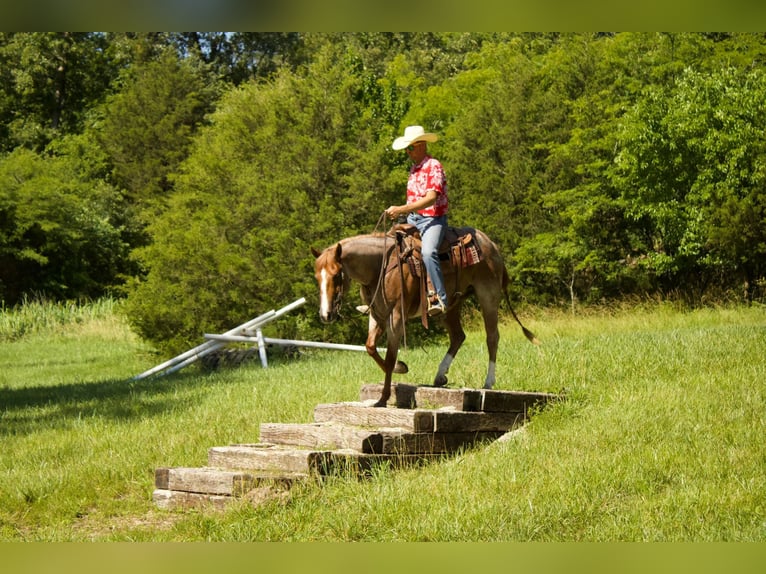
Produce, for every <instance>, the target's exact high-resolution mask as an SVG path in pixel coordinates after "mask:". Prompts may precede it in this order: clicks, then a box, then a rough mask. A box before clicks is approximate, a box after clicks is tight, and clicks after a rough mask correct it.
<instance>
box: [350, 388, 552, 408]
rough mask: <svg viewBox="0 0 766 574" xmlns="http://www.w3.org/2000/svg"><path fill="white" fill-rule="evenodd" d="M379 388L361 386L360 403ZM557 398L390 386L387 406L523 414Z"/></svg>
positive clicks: (526, 393)
mask: <svg viewBox="0 0 766 574" xmlns="http://www.w3.org/2000/svg"><path fill="white" fill-rule="evenodd" d="M382 388H383V385H382V384H380V383H372V384H366V385H363V386H362V388H361V390H360V392H359V397H360V400H361V401H369V400H372V399H378V398H380V392H381V390H382ZM558 399H560V397H559V396H558V395H555V394H551V393H541V392H530V391H496V390H488V389H465V388H463V389H447V388H443V387H432V386H427V385H421V386H417V385H411V384H404V383H394V384H392V385H391V399H390V400H389V402H388V404H389V405H391V406H394V405H395V406H396V407H397V408H410V409H412V408H418V409H440V408H448V407H453V408H454V409H455V410H458V411H471V412H473V411H486V412H526V411H528V410H529V409H530V408H532V407H534V406H542V405H544V404H545V403H548V402H551V401H555V400H558Z"/></svg>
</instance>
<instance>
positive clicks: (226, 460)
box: [207, 444, 316, 476]
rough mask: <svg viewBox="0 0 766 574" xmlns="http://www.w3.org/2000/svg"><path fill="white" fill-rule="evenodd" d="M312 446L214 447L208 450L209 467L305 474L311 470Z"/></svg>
mask: <svg viewBox="0 0 766 574" xmlns="http://www.w3.org/2000/svg"><path fill="white" fill-rule="evenodd" d="M315 452H316V451H313V450H311V449H305V448H297V447H296V448H290V447H283V446H279V445H266V444H239V445H230V446H214V447H212V448H210V449H209V450H208V456H207V459H208V466H211V467H216V468H222V469H228V470H257V471H267V472H271V473H273V474H274V476H280V475H281V474H282V473H289V474H290V475H291V476H292V475H296V474H297V475H298V476H300V475H308V474H309V473H310V472H311V458H312V456H315V455H314V453H315Z"/></svg>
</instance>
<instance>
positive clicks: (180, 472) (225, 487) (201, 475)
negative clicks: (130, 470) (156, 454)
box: [154, 467, 306, 496]
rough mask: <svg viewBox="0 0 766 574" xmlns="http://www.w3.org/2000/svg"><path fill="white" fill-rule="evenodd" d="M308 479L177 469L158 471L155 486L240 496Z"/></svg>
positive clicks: (208, 469) (205, 468) (201, 469)
mask: <svg viewBox="0 0 766 574" xmlns="http://www.w3.org/2000/svg"><path fill="white" fill-rule="evenodd" d="M304 478H306V475H302V474H299V473H288V472H282V473H273V472H271V473H269V472H260V473H248V472H241V471H232V470H226V469H221V468H211V467H202V468H186V467H176V468H158V469H156V470H155V472H154V486H155V488H157V489H160V490H178V491H184V492H196V493H199V494H220V495H224V496H240V495H242V494H244V493H245V492H248V491H250V490H252V489H254V488H257V487H260V486H275V487H280V488H289V487H290V486H292V484H293V483H294V482H295V481H297V480H302V479H304Z"/></svg>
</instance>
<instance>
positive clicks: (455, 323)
mask: <svg viewBox="0 0 766 574" xmlns="http://www.w3.org/2000/svg"><path fill="white" fill-rule="evenodd" d="M460 307H461V305H460V302H458V303H457V304H456V305H455V307H453V308H451V309H450V310H449V311H448V312H447V316H446V317H445V319H444V322H445V324H446V326H447V332H448V333H449V349H447V353H446V354H445V355H444V358H443V359H442V362H441V363H439V370H438V371H437V372H436V376H435V377H434V386H435V387H444V386H446V385H447V372H448V371H449V368H450V365H452V361H454V360H455V355H457V352H458V351H459V350H460V347H461V346H462V345H463V342H464V341H465V331H463V326H462V325H461V324H460Z"/></svg>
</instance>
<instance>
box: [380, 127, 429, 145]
mask: <svg viewBox="0 0 766 574" xmlns="http://www.w3.org/2000/svg"><path fill="white" fill-rule="evenodd" d="M438 139H439V136H437V135H436V134H429V133H426V132H425V131H424V130H423V126H407V127H406V128H405V129H404V135H403V136H402V137H400V138H396V139H395V140H394V143H393V144H391V147H392V148H394V149H395V150H400V149H404V148H406V147H407V146H408V145H410V144H411V143H413V142H435V141H436V140H438Z"/></svg>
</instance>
